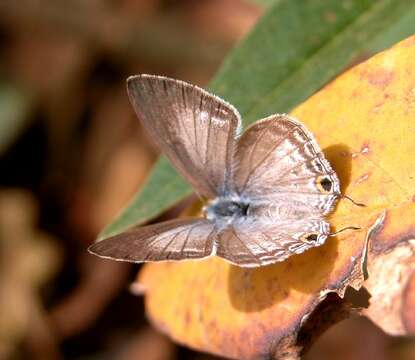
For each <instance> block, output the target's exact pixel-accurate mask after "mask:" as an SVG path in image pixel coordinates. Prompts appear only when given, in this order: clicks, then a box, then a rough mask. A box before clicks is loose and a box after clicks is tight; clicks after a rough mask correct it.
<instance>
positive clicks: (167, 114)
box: [128, 75, 240, 198]
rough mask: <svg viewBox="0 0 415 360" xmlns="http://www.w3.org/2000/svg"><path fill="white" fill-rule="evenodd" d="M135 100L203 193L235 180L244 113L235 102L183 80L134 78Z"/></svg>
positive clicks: (161, 143)
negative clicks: (234, 163) (233, 167)
mask: <svg viewBox="0 0 415 360" xmlns="http://www.w3.org/2000/svg"><path fill="white" fill-rule="evenodd" d="M128 94H129V96H130V100H131V103H132V105H133V107H134V109H135V111H136V113H137V115H138V117H139V119H140V120H141V121H142V124H143V125H144V128H145V129H146V130H147V131H148V133H149V134H150V137H151V139H152V140H153V141H154V142H155V143H156V144H157V145H158V147H159V148H160V151H161V152H162V153H163V154H164V155H166V156H167V157H168V158H169V160H170V161H171V162H172V163H173V164H174V166H175V167H176V168H177V170H179V172H180V173H181V174H182V175H183V176H184V177H185V178H186V179H187V181H188V182H190V184H191V185H192V186H193V188H194V189H195V190H196V192H198V193H199V194H200V195H204V196H207V197H211V198H212V197H215V196H217V195H218V194H220V193H222V192H224V191H225V190H226V188H227V186H228V183H227V182H228V180H230V179H231V174H230V173H229V171H230V170H231V163H232V155H233V153H234V148H235V143H236V140H235V139H236V135H237V131H238V128H239V127H240V116H239V114H238V112H237V111H236V109H235V108H233V106H231V105H230V104H227V103H226V102H225V101H223V100H221V99H219V98H218V97H216V96H214V95H211V94H209V93H208V92H206V91H205V90H203V89H200V88H198V87H196V86H193V85H190V84H187V83H184V82H182V81H179V80H174V79H169V78H165V77H159V76H151V75H139V76H134V77H131V78H129V79H128Z"/></svg>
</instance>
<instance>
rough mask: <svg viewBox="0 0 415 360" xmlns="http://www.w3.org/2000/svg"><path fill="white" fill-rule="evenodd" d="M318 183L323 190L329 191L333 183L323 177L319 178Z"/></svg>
mask: <svg viewBox="0 0 415 360" xmlns="http://www.w3.org/2000/svg"><path fill="white" fill-rule="evenodd" d="M320 185H321V187H322V188H323V190H324V191H327V192H329V191H330V190H331V187H332V186H333V183H332V182H331V180H330V179H329V178H326V177H325V178H322V179H321V180H320Z"/></svg>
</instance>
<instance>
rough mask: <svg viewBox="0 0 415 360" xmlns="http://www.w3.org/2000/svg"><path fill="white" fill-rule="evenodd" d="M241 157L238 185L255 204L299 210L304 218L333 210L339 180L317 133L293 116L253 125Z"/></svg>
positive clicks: (238, 154) (240, 150) (244, 137)
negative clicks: (313, 133)
mask: <svg viewBox="0 0 415 360" xmlns="http://www.w3.org/2000/svg"><path fill="white" fill-rule="evenodd" d="M235 161H236V170H235V175H234V180H235V184H236V188H237V190H238V192H239V193H240V194H242V196H244V197H246V198H248V199H250V200H251V201H252V202H254V203H261V202H264V203H267V204H268V205H278V204H279V205H282V206H285V207H288V208H290V209H291V210H292V211H293V210H294V211H295V209H298V210H299V212H300V213H301V216H297V217H299V218H300V217H302V216H303V215H304V214H308V216H322V215H325V214H327V213H329V212H330V211H331V210H332V209H333V207H334V205H335V202H336V200H337V199H338V198H339V196H340V184H339V180H338V178H337V176H336V174H335V172H334V170H333V169H332V168H331V166H330V164H329V162H328V161H327V160H326V159H325V157H324V155H323V153H322V151H321V149H320V147H319V146H318V144H317V143H316V141H315V140H314V138H313V136H312V135H311V134H310V132H309V131H308V130H307V129H306V128H305V127H304V126H303V125H302V124H301V123H300V122H298V121H296V120H295V119H293V118H291V117H289V116H288V115H273V116H270V117H268V118H266V119H263V120H260V121H258V122H257V123H255V124H254V125H252V126H251V127H249V128H248V129H247V130H246V131H245V133H244V134H243V135H242V137H241V138H240V139H239V141H238V144H237V152H236V159H235ZM292 211H291V212H292ZM291 215H293V216H295V214H291ZM299 215H300V214H299Z"/></svg>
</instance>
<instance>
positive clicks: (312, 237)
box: [306, 234, 318, 242]
mask: <svg viewBox="0 0 415 360" xmlns="http://www.w3.org/2000/svg"><path fill="white" fill-rule="evenodd" d="M317 239H318V235H317V234H308V235H307V236H306V240H307V241H310V242H314V241H317Z"/></svg>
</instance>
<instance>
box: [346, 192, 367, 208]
mask: <svg viewBox="0 0 415 360" xmlns="http://www.w3.org/2000/svg"><path fill="white" fill-rule="evenodd" d="M342 198H343V199H347V200H349V201H351V202H352V203H353V204H354V205H356V206H360V207H367V205H366V204H363V203H359V202H356V201H354V200H353V199H352V198H351V197H350V196H347V195H342Z"/></svg>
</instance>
